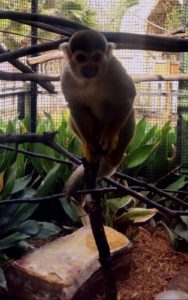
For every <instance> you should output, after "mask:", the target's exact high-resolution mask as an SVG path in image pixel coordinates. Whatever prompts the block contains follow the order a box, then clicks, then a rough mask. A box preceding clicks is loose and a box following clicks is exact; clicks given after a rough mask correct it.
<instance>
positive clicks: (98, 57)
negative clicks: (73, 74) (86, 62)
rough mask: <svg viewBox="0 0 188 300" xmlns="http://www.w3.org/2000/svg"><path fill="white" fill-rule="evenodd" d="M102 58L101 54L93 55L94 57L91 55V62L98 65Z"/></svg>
mask: <svg viewBox="0 0 188 300" xmlns="http://www.w3.org/2000/svg"><path fill="white" fill-rule="evenodd" d="M102 57H103V55H102V53H95V54H94V55H92V57H91V60H92V61H93V62H96V63H98V62H100V61H101V60H102Z"/></svg>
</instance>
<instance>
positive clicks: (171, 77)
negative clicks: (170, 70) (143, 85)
mask: <svg viewBox="0 0 188 300" xmlns="http://www.w3.org/2000/svg"><path fill="white" fill-rule="evenodd" d="M132 78H133V80H134V82H135V83H139V82H146V81H187V80H188V74H177V75H160V74H156V75H133V76H132Z"/></svg>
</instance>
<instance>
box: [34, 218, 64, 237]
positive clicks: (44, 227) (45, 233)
mask: <svg viewBox="0 0 188 300" xmlns="http://www.w3.org/2000/svg"><path fill="white" fill-rule="evenodd" d="M38 225H39V226H40V230H39V233H37V234H36V235H35V236H34V237H33V238H35V239H47V238H49V237H50V236H53V235H56V234H58V233H59V232H60V231H61V228H60V227H58V226H57V225H55V224H53V223H48V222H38Z"/></svg>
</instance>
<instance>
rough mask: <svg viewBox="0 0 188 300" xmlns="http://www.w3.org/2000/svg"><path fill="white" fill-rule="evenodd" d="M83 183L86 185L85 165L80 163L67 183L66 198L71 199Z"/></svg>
mask: <svg viewBox="0 0 188 300" xmlns="http://www.w3.org/2000/svg"><path fill="white" fill-rule="evenodd" d="M82 185H84V166H83V165H80V166H79V167H77V168H76V170H75V171H74V172H73V173H72V175H71V176H70V177H69V179H68V180H67V182H66V183H65V186H64V193H65V196H66V198H67V199H69V198H70V197H71V196H72V194H73V193H74V192H75V191H76V190H78V189H79V187H81V186H82Z"/></svg>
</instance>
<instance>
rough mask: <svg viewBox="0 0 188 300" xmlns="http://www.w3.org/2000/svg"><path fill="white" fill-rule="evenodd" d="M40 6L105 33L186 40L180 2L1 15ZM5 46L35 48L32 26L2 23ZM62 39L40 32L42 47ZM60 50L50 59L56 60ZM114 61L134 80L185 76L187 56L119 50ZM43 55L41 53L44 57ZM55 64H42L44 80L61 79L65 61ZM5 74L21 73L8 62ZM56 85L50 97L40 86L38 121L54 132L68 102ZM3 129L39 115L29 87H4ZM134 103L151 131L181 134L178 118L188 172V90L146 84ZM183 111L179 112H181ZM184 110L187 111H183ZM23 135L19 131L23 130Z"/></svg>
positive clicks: (118, 1)
mask: <svg viewBox="0 0 188 300" xmlns="http://www.w3.org/2000/svg"><path fill="white" fill-rule="evenodd" d="M34 2H35V3H37V7H38V8H37V10H38V12H39V13H42V14H49V15H57V16H62V17H65V18H68V19H70V20H73V21H76V22H79V23H83V24H85V25H87V26H89V27H92V28H94V29H97V30H100V31H117V32H130V33H139V34H154V35H156V34H157V35H165V36H172V35H176V36H185V35H186V19H187V13H188V12H187V5H186V4H187V3H186V2H187V1H182V0H181V1H178V0H170V1H169V0H165V1H164V0H163V1H162V0H105V1H99V0H79V1H74V0H69V1H68V0H65V1H60V0H51V1H50V0H46V1H29V0H21V1H12V0H4V1H3V0H2V1H0V9H1V10H12V11H25V12H31V11H32V4H33V3H34ZM0 24H1V31H0V42H1V46H2V47H3V48H4V49H5V50H13V49H19V48H24V47H27V46H28V45H30V44H31V39H32V38H33V37H32V32H31V28H30V26H27V25H23V24H22V23H20V22H14V21H10V20H1V21H0ZM57 38H59V35H58V34H55V33H52V32H49V31H48V32H47V31H45V30H42V29H38V36H37V42H38V43H43V42H45V41H52V40H55V39H57ZM57 53H58V50H57V51H56V50H54V51H50V52H48V53H45V55H48V56H51V58H52V57H54V56H57V57H58V55H57ZM114 53H115V55H116V56H117V57H118V59H119V60H120V61H121V63H122V64H123V65H124V66H125V68H126V69H127V71H128V72H129V73H130V74H131V75H133V76H134V75H142V76H148V75H155V74H160V75H163V76H165V75H172V76H175V75H178V74H181V73H183V72H186V64H187V54H184V55H180V54H179V53H171V52H170V53H167V52H156V51H143V50H115V51H114ZM41 54H42V53H41ZM57 57H56V58H55V59H52V60H48V61H46V62H42V63H40V64H38V72H39V73H42V74H50V75H57V74H61V72H62V70H63V65H64V58H63V57H61V58H57ZM20 60H21V61H22V62H23V63H24V64H26V65H27V66H28V67H31V68H33V66H35V64H33V60H32V59H31V60H29V58H27V59H26V58H25V57H24V58H21V59H20ZM1 71H10V72H15V71H16V72H17V71H18V70H17V68H15V67H14V66H13V65H12V64H10V63H9V62H5V63H2V64H1ZM53 84H54V85H55V92H56V93H55V94H50V93H48V92H47V91H46V90H45V89H43V88H42V87H40V86H38V93H37V108H36V111H37V118H38V119H37V120H38V123H39V121H41V120H42V121H45V122H47V121H48V120H47V119H46V113H48V114H50V115H51V116H52V118H53V120H54V124H55V126H56V127H57V128H58V125H59V123H60V120H61V116H62V113H63V112H65V111H66V110H65V107H66V103H65V102H64V99H63V96H62V93H61V87H60V83H59V82H55V83H53ZM0 87H1V93H0V98H1V101H0V126H1V127H2V129H3V126H4V124H6V123H7V122H8V120H13V119H15V118H19V119H20V120H24V119H25V118H27V117H29V118H30V116H31V115H30V114H31V112H32V110H33V109H34V107H33V106H34V104H33V102H32V99H30V97H29V95H30V91H31V86H30V83H28V82H20V81H19V82H18V81H14V82H11V81H1V82H0ZM136 87H137V97H136V99H135V108H136V116H137V119H138V120H139V119H140V118H143V117H145V118H146V120H147V126H148V128H150V127H151V125H155V124H158V125H159V126H162V125H164V124H165V123H166V122H168V121H170V122H171V124H172V126H173V128H174V129H176V125H177V119H178V114H179V123H178V124H179V125H178V126H179V131H177V132H178V134H179V136H178V139H177V141H178V144H177V145H176V146H177V151H179V158H180V162H181V163H182V164H183V166H184V169H185V170H186V168H187V159H186V141H187V140H188V133H187V128H188V127H187V110H186V109H185V107H186V105H187V86H186V84H185V83H184V84H180V83H179V81H178V80H172V81H149V80H148V81H147V82H140V83H138V84H137V85H136ZM178 106H179V109H178ZM180 107H182V109H180ZM18 130H19V126H18Z"/></svg>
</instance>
